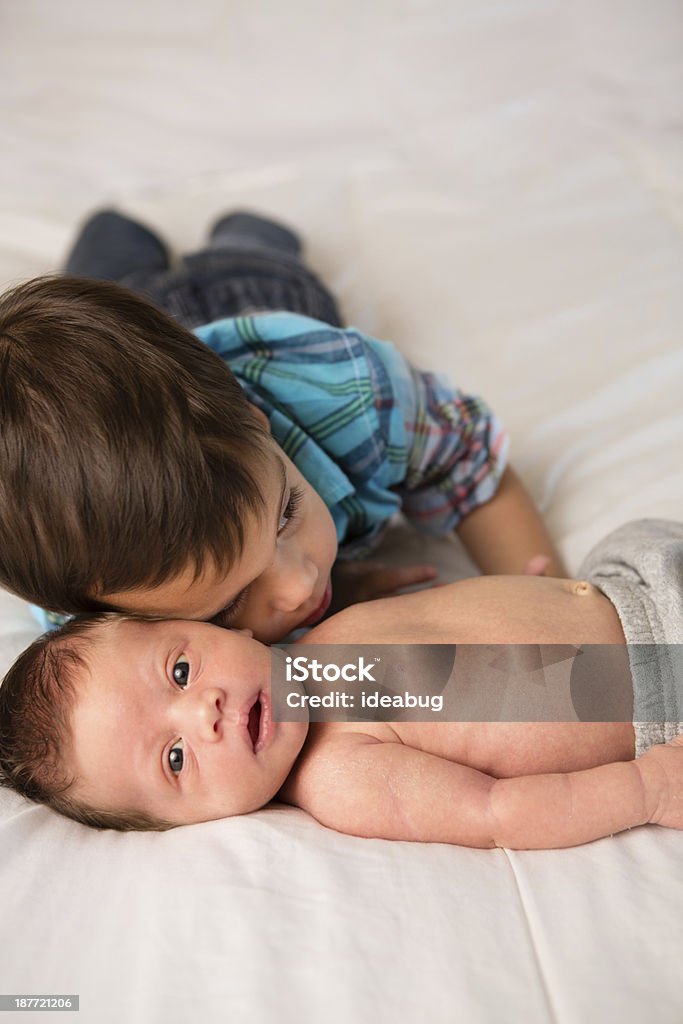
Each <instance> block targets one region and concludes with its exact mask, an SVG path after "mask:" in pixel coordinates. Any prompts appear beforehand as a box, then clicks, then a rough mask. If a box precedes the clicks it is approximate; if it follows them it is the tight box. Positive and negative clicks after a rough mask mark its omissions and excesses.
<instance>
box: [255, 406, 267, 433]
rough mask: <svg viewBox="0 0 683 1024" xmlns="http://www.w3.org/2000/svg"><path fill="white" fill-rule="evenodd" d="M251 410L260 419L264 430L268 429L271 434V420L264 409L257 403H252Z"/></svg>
mask: <svg viewBox="0 0 683 1024" xmlns="http://www.w3.org/2000/svg"><path fill="white" fill-rule="evenodd" d="M251 412H252V414H253V415H254V416H255V417H256V419H257V420H258V421H259V425H260V426H262V427H263V429H264V430H267V431H268V433H269V434H270V420H269V419H268V417H267V416H266V414H265V413H264V411H263V409H259V407H258V406H257V405H252V406H251Z"/></svg>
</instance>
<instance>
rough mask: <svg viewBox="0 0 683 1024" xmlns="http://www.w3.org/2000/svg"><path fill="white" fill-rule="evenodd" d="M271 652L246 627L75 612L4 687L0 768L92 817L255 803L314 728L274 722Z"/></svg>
mask: <svg viewBox="0 0 683 1024" xmlns="http://www.w3.org/2000/svg"><path fill="white" fill-rule="evenodd" d="M270 659H271V654H270V651H269V649H268V648H267V647H264V646H263V645H262V644H260V643H258V642H257V641H256V640H253V639H252V638H251V637H250V636H249V635H247V634H246V633H242V632H236V631H232V630H225V629H220V628H218V627H217V626H212V625H210V624H208V623H204V622H193V621H187V620H178V619H172V620H160V621H155V622H149V621H145V620H141V619H135V618H129V617H126V616H117V615H109V614H104V615H97V616H92V617H89V618H83V619H75V620H73V621H72V622H69V623H67V625H66V626H64V627H62V629H61V630H58V631H55V632H54V633H48V634H46V635H44V636H42V637H40V638H39V639H38V640H37V641H36V642H35V643H34V644H33V645H32V646H31V647H29V648H28V650H26V651H24V653H23V654H22V655H20V657H19V658H18V659H17V661H16V662H15V663H14V665H13V666H12V668H11V669H10V671H9V672H8V674H7V676H6V677H5V680H4V682H3V683H2V685H1V686H0V780H1V781H2V782H3V784H4V785H7V786H9V787H11V788H13V789H15V790H16V791H17V792H19V793H21V794H23V795H24V796H26V797H28V798H29V799H31V800H34V801H37V802H39V803H44V804H47V805H48V806H51V807H53V808H54V809H55V810H57V811H59V812H60V813H62V814H65V815H67V816H68V817H70V818H74V819H76V820H77V821H81V822H83V823H84V824H87V825H92V826H94V827H96V828H115V829H119V830H122V831H128V830H131V829H135V830H144V829H166V828H171V827H173V826H175V825H182V824H191V823H193V822H198V821H209V820H212V819H214V818H224V817H229V816H231V815H235V814H246V813H248V812H249V811H253V810H257V809H258V808H259V807H263V806H264V805H265V804H267V803H268V802H269V801H270V800H272V799H273V797H274V796H275V795H276V794H277V792H278V790H279V789H280V788H281V786H282V784H283V783H284V781H285V779H286V778H287V775H288V774H289V772H290V770H291V768H292V765H293V764H294V762H295V760H296V758H297V756H298V754H299V751H300V750H301V747H302V745H303V742H304V739H305V737H306V732H307V729H308V726H307V724H306V723H304V722H274V721H273V719H272V713H271V711H272V705H271V661H270Z"/></svg>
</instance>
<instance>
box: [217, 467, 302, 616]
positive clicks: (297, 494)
mask: <svg viewBox="0 0 683 1024" xmlns="http://www.w3.org/2000/svg"><path fill="white" fill-rule="evenodd" d="M303 496H304V492H303V490H302V488H301V487H296V486H294V487H292V488H290V491H289V498H288V500H287V504H286V505H285V508H284V509H283V512H282V515H281V516H280V519H279V522H278V528H277V534H276V536H277V537H281V536H282V535H283V534H284V533H285V532H286V531H287V530H288V529H291V527H292V526H293V524H294V523H295V522H296V519H297V516H298V514H299V512H300V511H301V502H302V500H303ZM252 583H253V581H252ZM250 587H251V583H250V584H248V585H247V586H246V587H244V589H243V590H241V591H240V592H239V594H238V595H237V597H235V598H233V600H232V601H231V602H230V604H229V605H226V607H225V608H221V610H220V611H219V612H218V613H217V614H216V615H214V616H213V618H211V619H209V621H210V622H211V623H212V624H213V625H214V626H221V627H222V628H223V629H228V628H229V627H230V624H231V623H232V621H233V619H234V618H235V616H236V615H237V613H238V612H239V610H240V609H241V608H242V606H243V605H244V603H245V601H246V599H247V596H248V594H249V589H250Z"/></svg>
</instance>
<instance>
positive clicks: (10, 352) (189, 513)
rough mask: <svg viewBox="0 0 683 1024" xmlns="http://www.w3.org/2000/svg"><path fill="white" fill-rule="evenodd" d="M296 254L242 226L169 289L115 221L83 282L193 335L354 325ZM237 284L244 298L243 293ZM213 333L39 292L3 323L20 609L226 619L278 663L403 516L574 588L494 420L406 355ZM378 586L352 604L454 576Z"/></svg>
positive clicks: (105, 302)
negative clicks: (137, 291) (289, 642)
mask: <svg viewBox="0 0 683 1024" xmlns="http://www.w3.org/2000/svg"><path fill="white" fill-rule="evenodd" d="M278 232H279V234H278ZM245 240H246V241H245ZM296 244H297V243H296V239H294V236H292V235H291V233H288V232H286V229H282V228H279V227H278V226H277V225H273V224H272V223H271V222H267V221H264V220H263V219H262V218H255V217H251V216H248V215H243V214H242V215H233V216H232V217H229V218H224V219H223V220H222V221H220V222H219V224H218V225H217V227H216V228H215V229H214V232H213V233H212V243H211V247H210V249H209V250H208V251H207V253H204V254H199V255H198V256H197V257H193V258H188V259H189V260H190V262H188V261H187V260H186V262H185V264H184V265H183V266H181V268H180V269H179V270H175V271H172V270H169V269H168V268H167V266H166V264H165V263H164V260H165V258H166V257H165V254H164V249H163V246H162V245H161V243H160V242H159V241H158V240H157V239H155V237H154V236H153V235H151V233H150V232H148V231H147V230H146V229H144V228H142V227H141V226H140V225H135V224H134V222H131V221H128V220H127V219H126V218H122V217H120V216H119V215H116V214H101V215H98V216H97V217H95V218H94V219H93V220H92V221H91V222H89V224H88V225H86V228H85V229H84V231H83V234H82V236H81V238H80V239H79V242H78V243H77V245H76V247H75V250H74V253H73V254H72V256H71V258H70V260H69V263H68V266H67V269H68V270H69V271H70V272H72V273H73V272H75V271H81V272H83V271H84V270H85V269H87V267H88V266H89V265H92V267H93V272H97V273H98V274H99V276H100V278H102V279H104V278H110V279H111V278H118V279H120V280H123V281H125V282H126V283H127V284H129V285H134V286H135V287H139V288H141V289H142V290H143V291H145V292H147V293H149V294H152V295H153V296H154V297H155V298H156V299H157V300H158V301H164V302H166V303H167V304H168V306H169V308H170V309H171V310H172V311H173V312H174V313H175V314H176V315H177V316H180V317H183V318H185V319H186V321H187V322H188V323H190V324H194V323H195V322H196V319H197V317H198V316H200V315H202V314H205V315H216V314H217V312H218V310H219V309H221V308H224V309H226V310H229V311H234V309H235V308H239V307H240V304H241V303H244V302H245V301H252V302H256V303H257V304H259V305H263V304H266V305H267V304H271V306H272V304H274V303H276V302H277V301H280V300H281V301H285V302H287V303H288V304H289V305H290V306H291V305H294V304H296V303H297V302H298V303H299V305H300V307H303V308H304V309H305V310H306V311H311V310H316V309H320V310H323V311H324V310H328V311H329V313H330V316H331V317H334V316H336V315H337V314H336V312H335V310H334V309H333V303H332V305H330V303H331V302H332V300H331V298H329V295H328V293H326V292H324V289H322V286H321V285H320V284H319V282H317V279H314V278H313V277H312V275H310V273H309V272H308V271H306V269H305V268H304V267H303V264H301V262H300V260H299V258H298V254H297V253H296V252H292V248H293V247H294V248H295V247H296ZM103 253H104V254H105V255H106V254H107V253H113V254H114V256H113V257H112V256H110V257H108V259H109V262H106V260H105V256H104V255H103ZM245 254H246V255H245ZM114 257H115V258H114ZM192 260H194V262H192ZM235 260H238V261H239V260H242V263H244V261H245V260H246V261H247V263H248V266H249V268H250V270H249V273H246V272H244V273H242V277H240V276H239V274H237V271H236V270H235V266H234V265H233V264H234V263H235ZM112 261H113V262H112ZM231 261H232V262H231ZM249 261H251V262H249ZM224 264H225V266H224ZM226 267H227V268H228V269H229V268H230V267H232V269H231V270H230V273H229V274H228V269H226ZM257 267H258V268H260V271H259V273H257V272H256V269H255V268H257ZM264 267H265V268H266V269H264ZM283 267H284V269H282V268H283ZM145 268H146V269H145ZM221 268H222V269H221ZM278 268H279V269H278ZM222 271H225V273H226V274H228V278H229V279H230V280H233V278H234V277H235V275H236V276H237V278H238V279H239V280H238V283H239V288H238V289H237V294H234V289H233V291H230V289H229V288H228V286H227V284H226V281H225V279H223V278H221V276H220V275H221V273H222ZM285 271H286V273H287V274H288V275H290V277H292V275H293V278H294V283H293V284H292V282H291V281H289V278H288V281H289V284H288V286H287V288H285V287H284V285H282V282H281V281H280V280H279V279H278V277H277V274H278V273H280V276H283V275H285ZM230 274H232V275H233V278H230ZM263 280H265V281H266V285H265V286H261V285H258V283H259V282H263ZM233 283H234V281H233ZM247 285H248V287H247ZM257 285H258V287H257ZM259 287H260V289H261V290H260V291H259ZM226 289H227V291H226ZM321 290H322V296H321V294H320V293H321ZM297 296H303V298H301V297H300V298H299V299H297ZM328 299H329V301H328ZM191 300H192V302H194V305H192V303H191ZM196 333H197V334H198V336H199V338H201V341H199V340H197V338H196V337H195V336H193V335H192V334H190V333H189V331H187V330H186V329H185V328H184V327H182V326H181V325H180V324H179V323H178V322H175V321H174V320H172V319H170V318H169V317H168V316H166V315H165V314H164V313H162V312H161V311H160V310H158V309H156V308H155V307H154V306H152V305H151V304H150V303H148V302H146V301H145V300H143V299H142V298H139V297H138V296H136V295H134V294H133V293H132V292H131V291H130V290H124V289H122V288H120V287H118V286H117V285H115V284H112V283H110V281H106V280H99V281H95V280H88V279H85V278H78V277H71V276H65V277H62V278H52V279H43V280H36V281H33V282H29V283H28V284H26V285H23V286H20V287H18V288H17V289H15V290H14V291H13V292H11V293H9V294H8V295H6V296H5V297H4V298H3V299H2V300H0V360H1V363H2V373H1V375H0V436H1V438H2V444H1V445H0V582H2V583H3V584H4V585H5V586H6V587H8V588H9V589H10V590H13V591H14V592H15V593H17V594H19V595H20V596H22V597H25V598H26V599H28V600H30V601H33V602H35V603H37V604H42V605H43V606H44V607H47V608H49V609H51V610H52V611H54V612H67V613H74V612H81V611H88V610H90V611H92V610H96V609H102V608H109V609H118V610H123V611H129V612H137V613H141V614H145V615H157V616H159V615H160V616H182V617H189V618H196V619H211V620H213V621H217V622H219V623H220V624H222V625H234V626H246V627H249V628H251V629H252V630H253V631H254V633H255V635H256V636H257V637H258V638H259V639H261V640H264V641H266V642H272V641H274V640H277V639H280V638H282V637H283V636H285V635H286V634H288V633H289V632H290V631H291V630H293V629H295V628H296V627H300V626H309V625H312V624H313V623H314V622H316V621H318V620H319V619H320V618H322V616H323V615H324V614H325V612H326V610H327V608H328V607H329V605H330V601H331V597H332V590H331V582H330V574H331V570H332V566H333V564H334V562H335V559H336V557H337V548H338V545H341V551H340V554H341V556H342V557H343V558H349V557H350V556H355V555H359V554H361V555H364V554H365V553H367V551H368V550H369V549H370V548H371V547H372V546H373V545H374V544H375V543H376V542H377V540H378V538H379V535H380V533H381V531H382V529H383V528H384V526H385V525H386V523H387V521H388V520H389V518H390V516H391V515H392V514H393V513H394V512H395V511H397V510H398V509H399V508H402V509H403V511H404V512H406V514H407V515H408V516H409V517H410V518H411V519H412V520H413V521H414V522H415V523H416V524H417V525H418V526H421V527H423V528H425V529H428V530H431V531H432V532H442V533H443V532H448V531H450V530H453V529H457V531H458V533H459V534H460V536H461V538H462V539H463V540H464V542H465V544H466V546H467V547H468V548H469V550H470V552H471V554H472V555H473V557H474V558H475V560H476V561H477V562H478V564H479V566H480V567H481V569H482V570H483V571H484V572H489V573H495V572H497V573H505V572H523V571H524V569H525V567H526V566H527V564H528V563H529V561H530V559H532V558H533V556H537V555H540V556H542V561H543V562H545V563H547V564H548V571H549V572H550V573H553V572H554V573H559V572H561V563H560V560H559V557H558V556H557V554H556V552H555V550H554V548H553V546H552V543H551V541H550V539H549V537H548V535H547V532H546V530H545V528H544V526H543V524H542V522H541V520H540V518H539V516H538V513H537V512H536V510H535V508H534V506H533V503H532V502H531V501H530V499H529V497H528V495H527V494H526V492H525V491H524V489H523V487H522V485H521V484H520V482H519V481H518V479H517V478H516V476H515V475H514V473H513V472H512V470H511V469H510V468H509V467H506V459H507V439H506V437H505V434H504V432H503V430H502V427H501V425H500V423H499V422H498V420H497V419H496V417H495V416H494V415H493V414H492V413H490V411H489V410H488V409H487V408H486V406H485V405H484V404H483V403H482V402H481V401H480V400H478V399H474V398H470V397H467V396H465V395H463V394H461V393H460V392H458V391H456V390H453V389H451V388H450V387H448V386H447V385H445V384H444V383H443V382H441V381H439V380H438V379H437V378H435V377H434V376H433V375H431V374H424V373H419V372H417V371H415V370H413V369H412V368H411V367H410V366H409V365H408V363H407V362H406V361H405V360H404V359H403V357H402V356H401V355H400V354H399V353H398V352H397V351H396V350H395V349H393V348H392V347H391V346H390V345H387V344H385V343H382V342H378V341H375V340H374V339H371V338H367V337H365V336H363V335H362V334H360V333H359V332H357V331H355V330H351V329H348V330H341V329H339V328H338V327H331V326H328V325H326V324H324V323H322V322H320V321H318V320H312V319H310V318H309V317H303V316H300V315H295V314H292V313H282V312H279V313H266V314H263V315H258V316H248V317H238V318H233V319H227V320H221V321H218V322H215V323H211V324H209V325H208V326H205V327H203V328H199V329H198V330H197V332H196ZM202 342H204V343H205V344H202ZM210 349H213V350H214V351H213V352H211V351H210ZM215 353H218V355H219V356H220V358H217V357H216V355H215ZM228 364H229V366H230V369H229V368H228ZM231 370H232V371H233V372H231ZM369 570H370V571H369V573H368V575H367V577H366V578H365V579H363V578H362V577H358V576H357V575H353V574H352V575H351V576H350V579H351V581H352V583H353V584H354V585H355V592H352V593H351V594H350V595H349V598H348V600H352V601H353V600H359V599H363V598H367V597H373V596H377V595H378V594H381V593H386V592H390V591H392V590H394V589H396V588H398V587H402V586H406V585H408V584H412V583H417V582H423V581H425V580H428V579H432V578H433V577H434V576H435V575H436V573H435V571H434V570H433V568H432V567H430V566H418V567H410V568H408V569H396V570H385V569H383V568H380V569H379V570H378V569H377V567H375V566H373V565H372V564H370V566H369Z"/></svg>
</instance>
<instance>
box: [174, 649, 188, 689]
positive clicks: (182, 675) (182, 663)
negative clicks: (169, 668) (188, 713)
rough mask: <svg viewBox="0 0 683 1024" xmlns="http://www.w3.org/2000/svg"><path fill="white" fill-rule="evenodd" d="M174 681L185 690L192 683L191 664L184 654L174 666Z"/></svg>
mask: <svg viewBox="0 0 683 1024" xmlns="http://www.w3.org/2000/svg"><path fill="white" fill-rule="evenodd" d="M173 681H174V682H176V683H177V684H178V686H180V687H182V688H183V689H184V688H185V687H186V686H187V684H188V683H189V681H190V663H189V661H188V660H187V658H186V657H185V655H184V654H181V655H180V657H179V658H178V660H177V661H176V663H175V665H174V666H173Z"/></svg>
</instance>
